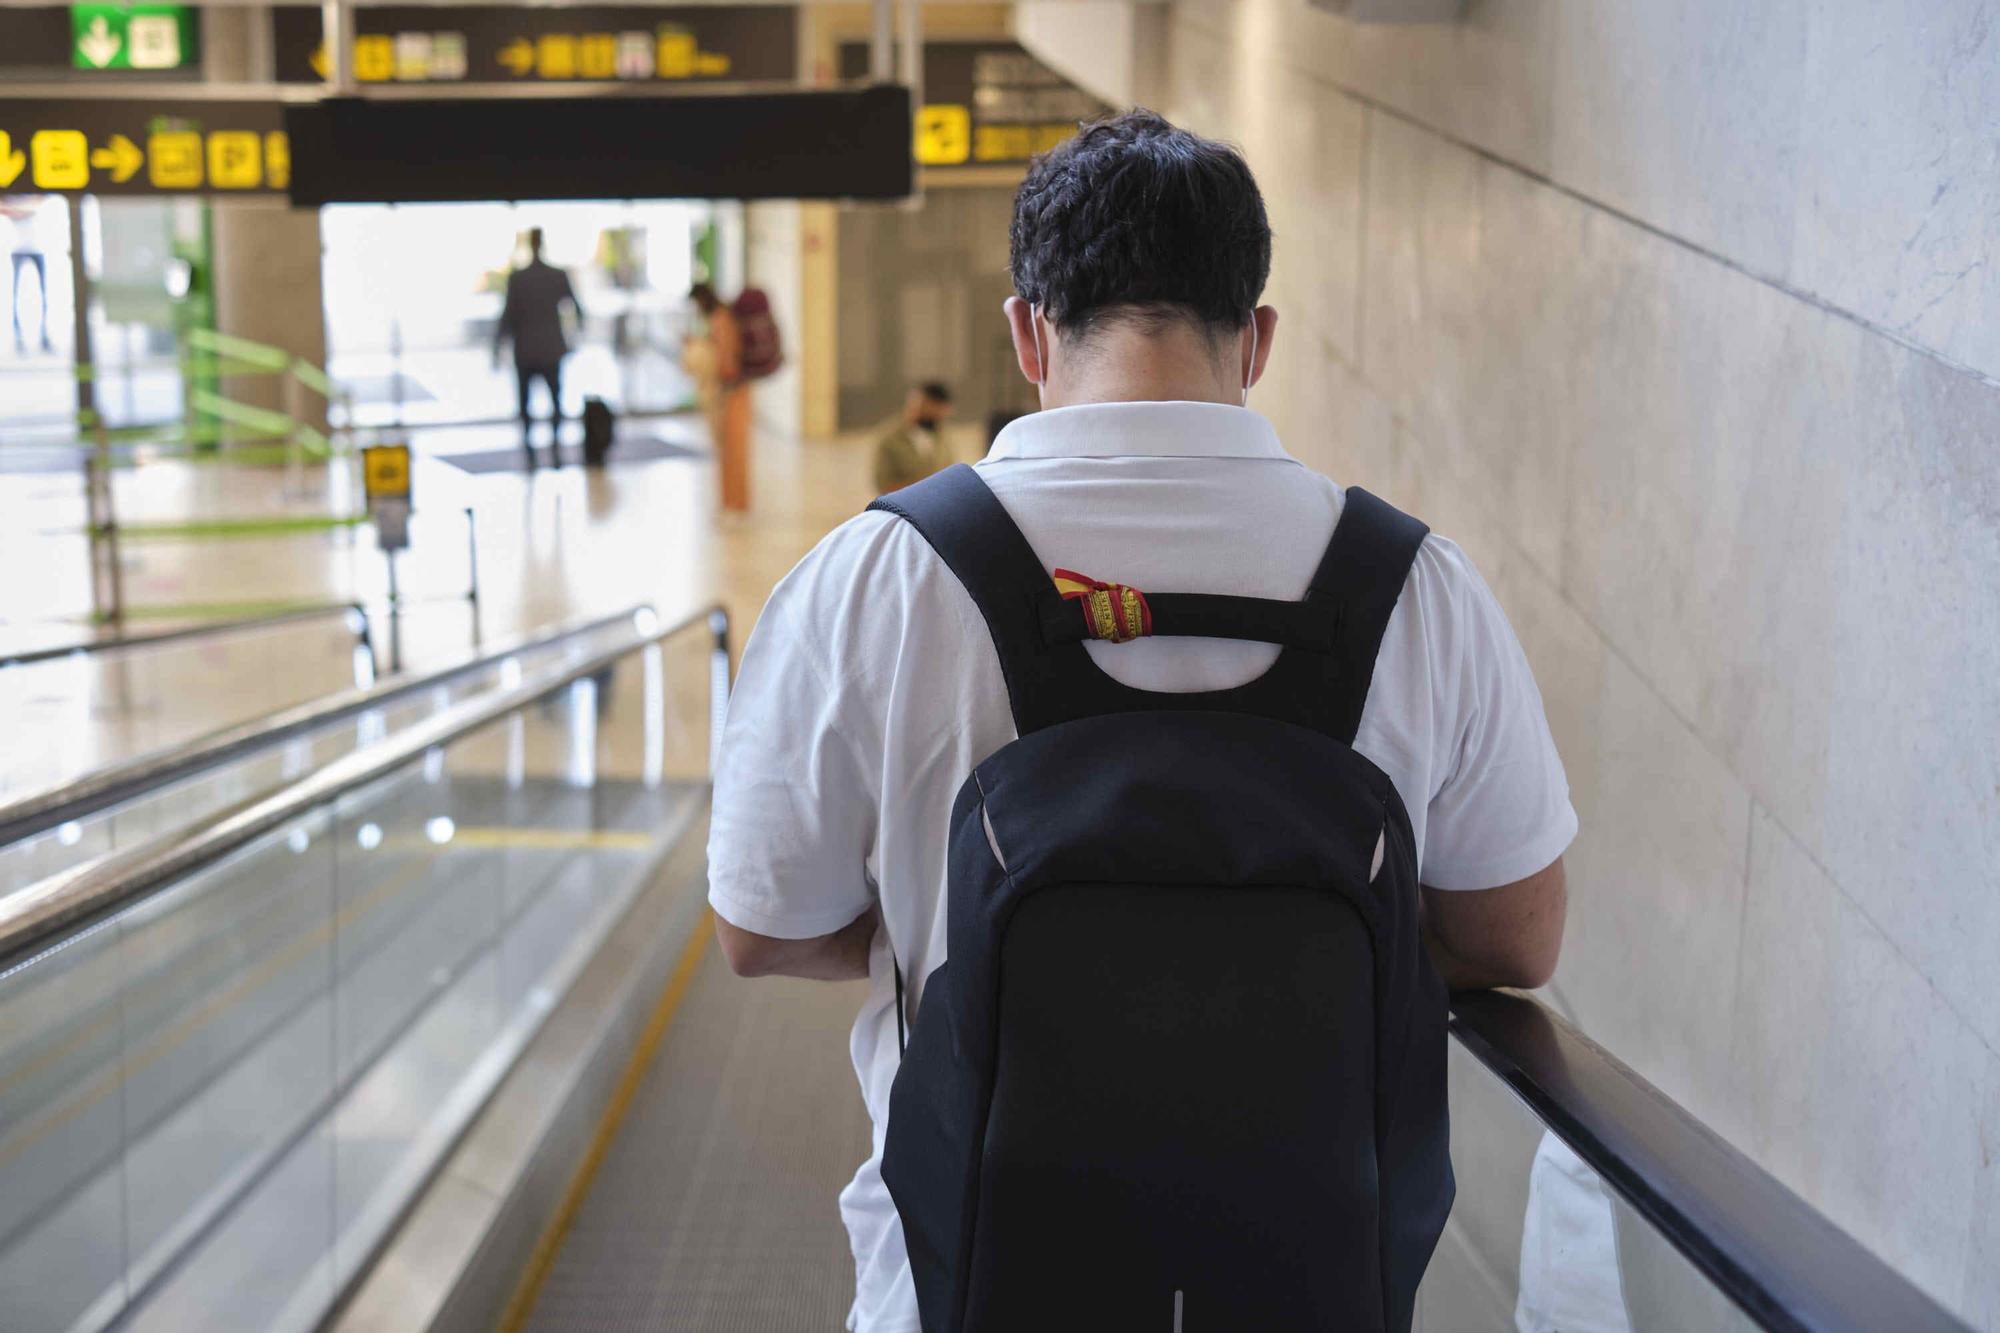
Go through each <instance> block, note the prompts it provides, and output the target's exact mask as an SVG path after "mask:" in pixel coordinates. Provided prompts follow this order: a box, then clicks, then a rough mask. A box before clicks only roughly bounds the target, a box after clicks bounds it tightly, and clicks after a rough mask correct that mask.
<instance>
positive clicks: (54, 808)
mask: <svg viewBox="0 0 2000 1333" xmlns="http://www.w3.org/2000/svg"><path fill="white" fill-rule="evenodd" d="M652 610H653V607H652V605H651V604H650V603H644V602H642V603H639V604H637V605H634V606H630V607H627V608H626V609H625V610H623V611H619V612H617V613H615V614H613V615H605V616H596V617H593V618H591V619H588V620H580V621H577V622H575V623H573V624H569V625H563V626H559V627H557V628H555V629H552V630H544V631H539V632H536V633H533V634H527V635H522V636H519V637H517V638H514V639H512V640H509V641H508V642H507V643H505V644H503V645H502V646H500V647H498V648H495V649H493V650H492V651H490V652H486V653H482V654H481V655H479V656H477V657H471V658H467V659H466V660H465V661H463V662H458V663H455V664H453V665H452V666H448V667H444V668H442V669H441V670H438V671H433V672H431V673H429V674H428V675H423V676H415V677H409V678H401V677H397V678H392V679H390V680H387V681H384V682H382V683H381V684H378V685H371V686H369V687H367V688H366V689H348V690H341V691H339V692H337V693H334V694H329V695H324V696H322V697H321V698H318V699H314V700H312V701H310V702H308V703H303V704H295V705H293V706H291V707H289V708H281V709H278V710H277V711H276V712H272V713H266V714H265V715H263V716H262V717H255V718H251V719H250V720H248V721H247V722H238V723H234V724H232V725H230V726H227V727H223V728H221V729H219V730H216V731H212V732H209V733H208V734H207V735H204V736H197V737H195V738H194V739H192V740H189V741H184V742H182V743H181V744H179V745H175V746H171V747H169V748H167V749H164V750H156V751H154V752H152V753H151V754H142V755H139V756H137V757H135V758H132V759H127V760H123V761H121V762H119V763H115V764H107V765H106V766H105V767H103V768H99V769H96V770H93V771H92V772H89V773H86V774H84V775H83V776H82V777H80V778H77V779H75V780H74V781H72V782H66V783H64V784H63V785H62V786H60V787H51V788H49V789H48V790H46V791H41V792H36V793H34V794H33V795H31V796H25V797H22V798H21V799H19V800H15V801H9V802H6V803H4V804H0V847H4V846H6V845H7V844H9V843H13V842H18V841H20V840H21V839H22V838H29V837H33V836H34V835H35V834H37V833H45V832H47V831H48V830H50V829H52V828H56V827H57V826H59V825H62V824H66V823H68V822H70V821H71V820H76V819H82V818H84V817H85V816H87V815H93V814H96V813H97V812H98V811H100V810H102V809H104V808H105V807H107V806H112V805H117V804H118V803H119V802H121V801H125V800H129V799H130V798H132V797H134V796H137V795H139V794H140V793H142V792H144V791H147V790H150V789H151V788H154V787H159V786H164V785H166V784H168V783H171V782H178V781H180V780H182V779H184V778H189V777H193V776H195V775H196V774H199V773H203V772H206V771H207V770H209V769H212V768H218V767H220V766H221V765H223V764H226V763H228V762H230V761H231V760H234V759H238V758H241V757H242V756H244V755H248V754H253V753H255V752H257V751H259V750H266V749H269V748H270V747H271V746H274V745H280V744H283V743H284V742H286V741H288V740H291V739H293V738H294V737H297V736H301V735H303V734H305V733H307V732H311V731H317V730H319V729H320V728H322V727H327V726H331V725H333V724H334V723H336V722H342V721H345V720H346V719H348V718H351V717H356V716H359V715H360V714H362V713H365V712H368V711H370V710H372V709H376V708H382V707H385V706H387V705H389V704H393V703H396V702H397V701H399V700H402V699H406V698H408V697H410V696H412V695H415V694H421V693H423V692H424V691H426V690H432V689H436V688H437V687H438V686H440V685H448V684H450V683H451V682H452V681H455V680H458V679H460V678H462V677H465V676H469V675H474V674H476V673H478V672H481V671H485V670H489V669H491V668H492V667H494V666H496V665H498V664H499V663H501V662H503V661H505V660H506V659H507V658H509V657H514V656H517V655H520V654H523V653H534V652H541V651H543V650H545V649H548V648H553V647H555V646H556V645H558V644H560V643H563V642H564V641H566V640H569V639H573V638H580V637H583V636H585V635H589V634H595V633H599V632H601V631H603V630H605V629H608V628H610V627H611V626H613V625H615V624H617V623H618V622H619V621H621V620H635V619H636V618H637V617H639V616H641V615H643V614H646V613H649V612H651V611H652Z"/></svg>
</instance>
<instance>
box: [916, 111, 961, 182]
mask: <svg viewBox="0 0 2000 1333" xmlns="http://www.w3.org/2000/svg"><path fill="white" fill-rule="evenodd" d="M916 135H917V143H916V153H917V161H919V162H921V163H923V164H924V165H925V166H927V167H955V166H957V165H958V164H959V163H961V162H963V161H965V160H966V159H967V158H968V157H970V156H972V109H971V108H970V107H964V106H954V105H951V104H945V105H942V106H938V105H932V106H925V107H921V108H919V109H918V111H917V114H916Z"/></svg>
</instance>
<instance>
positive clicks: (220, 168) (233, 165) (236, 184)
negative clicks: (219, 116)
mask: <svg viewBox="0 0 2000 1333" xmlns="http://www.w3.org/2000/svg"><path fill="white" fill-rule="evenodd" d="M208 183H209V184H210V185H213V186H214V187H215V188H216V189H218V190H254V189H256V188H257V187H258V186H259V185H262V184H263V183H264V142H263V138H262V136H260V135H258V134H257V133H256V132H255V131H253V130H216V131H214V132H212V133H211V134H210V135H209V136H208Z"/></svg>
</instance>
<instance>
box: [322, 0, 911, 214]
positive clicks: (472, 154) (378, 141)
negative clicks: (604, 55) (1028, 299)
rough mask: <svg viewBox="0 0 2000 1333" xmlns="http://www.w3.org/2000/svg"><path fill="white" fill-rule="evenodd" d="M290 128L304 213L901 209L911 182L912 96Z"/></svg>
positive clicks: (389, 119)
mask: <svg viewBox="0 0 2000 1333" xmlns="http://www.w3.org/2000/svg"><path fill="white" fill-rule="evenodd" d="M439 12H446V11H439ZM553 12H558V13H561V12H565V11H553ZM285 125H286V128H287V130H288V131H289V132H290V145H291V153H292V201H293V202H294V203H296V204H301V205H306V206H313V207H317V206H318V205H321V204H340V203H424V202H443V201H449V200H473V199H896V198H901V197H903V196H905V195H907V194H909V193H910V189H911V184H912V180H911V167H910V150H909V143H910V96H909V90H908V89H906V88H898V87H882V88H867V89H861V90H852V91H851V90H844V89H842V90H825V91H817V90H816V91H793V92H782V93H777V92H774V93H749V92H744V93H725V94H709V93H685V94H681V95H678V96H650V97H648V96H640V95H629V96H597V97H551V96H546V95H544V96H536V97H481V98H417V97H396V98H374V99H371V98H362V97H349V98H328V99H326V100H325V101H320V102H311V103H296V104H292V105H288V106H286V108H285Z"/></svg>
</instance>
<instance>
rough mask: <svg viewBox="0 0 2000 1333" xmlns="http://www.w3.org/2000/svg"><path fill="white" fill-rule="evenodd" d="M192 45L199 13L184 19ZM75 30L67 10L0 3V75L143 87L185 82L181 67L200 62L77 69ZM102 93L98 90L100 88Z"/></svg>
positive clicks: (198, 28)
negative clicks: (138, 85) (166, 82)
mask: <svg viewBox="0 0 2000 1333" xmlns="http://www.w3.org/2000/svg"><path fill="white" fill-rule="evenodd" d="M188 23H189V24H190V26H191V30H192V34H193V37H194V40H193V42H192V43H190V45H189V47H188V48H187V49H188V50H189V51H190V52H192V51H198V50H199V49H200V32H201V13H200V11H199V10H196V11H194V12H192V13H190V14H189V15H188ZM76 48H77V39H76V28H75V23H74V20H73V19H72V18H71V16H70V8H69V6H68V5H33V6H26V7H15V6H10V5H5V4H0V70H4V71H5V72H6V73H7V75H8V76H9V77H13V78H34V79H48V80H52V81H69V80H75V81H76V82H79V83H94V84H99V85H108V84H144V83H148V82H155V83H157V82H161V81H163V80H168V79H172V80H180V79H185V78H187V77H188V75H187V71H186V68H185V67H186V65H187V64H189V63H199V62H198V61H190V60H188V59H183V60H182V61H179V62H176V65H175V67H174V68H160V69H146V68H139V69H132V68H127V67H126V62H117V65H116V67H115V68H110V69H91V70H79V69H78V68H77V62H76V59H75V51H76ZM100 91H101V89H100Z"/></svg>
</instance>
